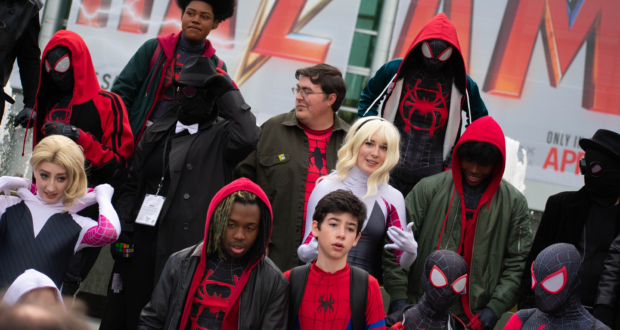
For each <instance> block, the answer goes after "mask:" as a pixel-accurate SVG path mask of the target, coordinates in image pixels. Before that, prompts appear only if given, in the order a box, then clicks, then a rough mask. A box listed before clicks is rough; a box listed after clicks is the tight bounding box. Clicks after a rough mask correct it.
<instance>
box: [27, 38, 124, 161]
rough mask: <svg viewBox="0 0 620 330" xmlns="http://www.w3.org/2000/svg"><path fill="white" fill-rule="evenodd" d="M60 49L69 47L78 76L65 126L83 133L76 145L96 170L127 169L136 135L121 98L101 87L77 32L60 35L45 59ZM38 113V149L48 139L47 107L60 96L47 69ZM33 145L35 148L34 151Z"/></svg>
mask: <svg viewBox="0 0 620 330" xmlns="http://www.w3.org/2000/svg"><path fill="white" fill-rule="evenodd" d="M56 46H65V47H67V48H68V49H69V51H70V52H71V66H72V67H73V74H74V81H75V83H74V87H73V99H72V100H71V103H70V104H69V107H68V108H69V109H71V111H70V114H69V116H70V118H67V119H66V120H65V122H67V123H68V124H70V125H73V126H76V127H77V128H79V129H80V130H81V132H80V138H79V139H78V140H77V141H76V142H77V144H79V145H80V146H81V147H82V148H83V149H84V156H85V157H86V159H87V160H88V161H89V162H90V166H91V167H92V168H93V169H97V168H99V167H102V166H103V165H106V164H111V165H112V166H109V167H111V168H114V169H117V168H123V167H124V166H125V161H126V160H127V159H128V158H129V157H130V156H131V154H132V153H133V134H132V133H131V127H130V126H129V117H128V116H127V111H126V110H125V105H124V104H123V101H122V100H121V98H120V97H118V96H117V95H116V94H114V93H112V92H108V91H105V90H103V89H102V88H101V87H100V86H99V81H98V80H97V74H96V73H95V68H94V66H93V61H92V59H91V57H90V52H89V51H88V47H87V46H86V43H84V40H83V39H82V38H81V37H80V36H79V35H78V34H77V33H75V32H72V31H65V30H62V31H58V32H57V33H56V34H55V35H54V36H53V37H52V39H51V40H50V41H49V42H48V44H47V46H46V47H45V50H43V55H42V58H43V59H45V57H46V56H47V53H48V52H49V51H50V50H51V49H52V48H54V47H56ZM43 63H44V61H41V73H40V79H39V88H38V91H37V96H36V103H35V107H34V109H35V110H36V111H37V119H36V123H35V129H34V133H33V136H34V139H33V144H34V145H36V144H37V143H38V142H39V141H41V139H43V138H44V137H45V136H44V135H43V134H42V133H43V125H44V124H45V123H46V122H47V121H49V119H47V118H46V117H47V114H48V113H47V112H48V110H49V109H47V104H48V102H49V99H50V98H51V97H53V96H54V95H53V94H54V93H57V92H58V89H57V88H56V86H55V84H54V81H53V80H52V78H51V75H50V74H49V73H47V72H46V70H45V69H44V67H43V65H44V64H43ZM34 145H33V147H34Z"/></svg>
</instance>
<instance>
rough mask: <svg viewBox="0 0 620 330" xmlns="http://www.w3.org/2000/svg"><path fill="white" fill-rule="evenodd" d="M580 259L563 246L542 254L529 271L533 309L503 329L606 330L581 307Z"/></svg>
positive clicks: (573, 248) (521, 312)
mask: <svg viewBox="0 0 620 330" xmlns="http://www.w3.org/2000/svg"><path fill="white" fill-rule="evenodd" d="M580 271H581V255H580V254H579V252H578V251H577V249H576V248H575V247H574V246H573V245H571V244H566V243H558V244H553V245H551V246H549V247H548V248H546V249H544V250H542V252H541V253H540V254H538V257H536V260H535V261H534V263H533V264H532V267H531V278H532V289H533V290H534V295H535V298H536V307H537V308H534V309H522V310H520V311H518V312H517V313H516V314H514V315H513V316H512V317H511V318H510V320H509V321H508V323H507V324H506V326H505V327H504V329H508V330H513V329H514V330H516V329H528V330H529V329H531V330H540V329H567V330H572V329H575V330H576V329H609V327H607V326H606V325H605V324H603V323H602V322H601V321H599V320H597V319H595V318H594V316H592V315H590V313H589V312H588V311H587V310H586V309H585V308H584V307H583V306H582V305H581V300H580V298H579V286H580V284H581V279H580V275H579V273H580Z"/></svg>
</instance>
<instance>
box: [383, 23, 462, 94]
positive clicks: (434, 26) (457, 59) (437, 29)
mask: <svg viewBox="0 0 620 330" xmlns="http://www.w3.org/2000/svg"><path fill="white" fill-rule="evenodd" d="M428 39H441V40H444V41H446V42H448V43H450V44H451V45H452V46H453V47H454V48H455V50H456V51H455V52H454V53H453V54H452V59H450V60H449V61H451V63H452V65H454V66H455V67H456V74H455V78H454V81H455V84H456V87H457V88H458V89H459V92H461V94H462V95H465V88H466V86H467V85H466V84H467V76H466V73H467V70H466V69H465V62H464V61H463V56H462V55H461V46H460V45H459V39H458V36H457V34H456V28H454V25H452V22H450V19H448V16H446V14H444V13H439V14H437V15H436V16H435V17H433V18H432V19H431V20H430V21H428V22H427V23H426V24H425V25H424V27H422V30H421V31H420V33H418V35H417V36H416V37H415V39H413V42H412V43H411V46H409V50H408V51H407V55H406V56H405V58H404V59H403V62H402V63H401V65H400V68H399V69H398V73H397V77H396V79H395V80H396V81H398V79H400V78H402V77H401V71H402V72H405V71H408V70H411V69H412V68H413V69H415V67H416V66H417V65H420V64H419V62H418V63H416V61H415V57H414V56H411V53H412V51H418V52H419V51H421V50H420V47H421V46H420V44H421V43H422V41H424V40H428Z"/></svg>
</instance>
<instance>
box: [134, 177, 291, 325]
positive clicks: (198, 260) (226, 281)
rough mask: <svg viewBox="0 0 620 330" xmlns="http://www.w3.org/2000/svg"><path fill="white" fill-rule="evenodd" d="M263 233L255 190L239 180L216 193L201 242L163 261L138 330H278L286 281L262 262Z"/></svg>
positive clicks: (267, 207) (265, 203) (260, 199)
mask: <svg viewBox="0 0 620 330" xmlns="http://www.w3.org/2000/svg"><path fill="white" fill-rule="evenodd" d="M271 227H272V212H271V204H269V200H268V199H267V196H266V195H265V193H264V192H263V190H262V189H261V188H260V187H259V186H258V185H256V184H255V183H253V182H252V181H250V180H248V179H245V178H242V179H238V180H235V181H233V182H232V183H230V184H228V185H227V186H225V187H224V188H222V189H221V190H220V191H219V192H218V193H217V194H216V195H215V197H213V200H211V204H210V205H209V211H208V212H207V223H206V226H205V240H204V241H203V242H202V243H200V244H197V245H194V246H192V247H189V248H187V249H185V250H182V251H180V252H177V253H175V254H173V255H172V256H171V257H170V259H168V262H167V263H166V266H165V267H164V271H163V273H162V275H161V278H160V280H159V282H158V283H157V286H156V287H155V291H154V292H153V296H152V298H151V301H150V302H149V303H148V305H146V307H144V309H143V310H142V314H141V315H140V324H139V326H138V329H140V330H146V329H179V330H190V329H191V330H195V329H211V330H213V329H216V330H220V329H285V328H286V321H287V316H288V282H287V281H286V278H285V277H284V275H282V272H281V271H280V270H279V269H278V267H276V265H275V264H274V263H273V262H272V261H271V260H269V258H267V257H266V256H265V249H266V248H267V244H268V243H269V239H270V238H271ZM179 303H183V306H179ZM241 315H243V317H241Z"/></svg>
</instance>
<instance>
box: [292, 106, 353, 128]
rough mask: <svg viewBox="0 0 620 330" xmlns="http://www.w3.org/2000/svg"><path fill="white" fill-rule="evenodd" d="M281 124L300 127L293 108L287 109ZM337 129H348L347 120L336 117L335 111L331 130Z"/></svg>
mask: <svg viewBox="0 0 620 330" xmlns="http://www.w3.org/2000/svg"><path fill="white" fill-rule="evenodd" d="M282 125H284V126H297V127H299V128H300V129H301V127H300V126H299V121H297V116H296V115H295V109H293V110H291V111H289V112H288V113H287V114H286V116H285V117H284V121H283V122H282ZM338 130H343V131H345V132H348V131H349V125H348V124H347V122H345V121H344V120H342V119H340V117H338V115H337V114H336V112H334V128H333V129H332V132H334V131H338Z"/></svg>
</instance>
